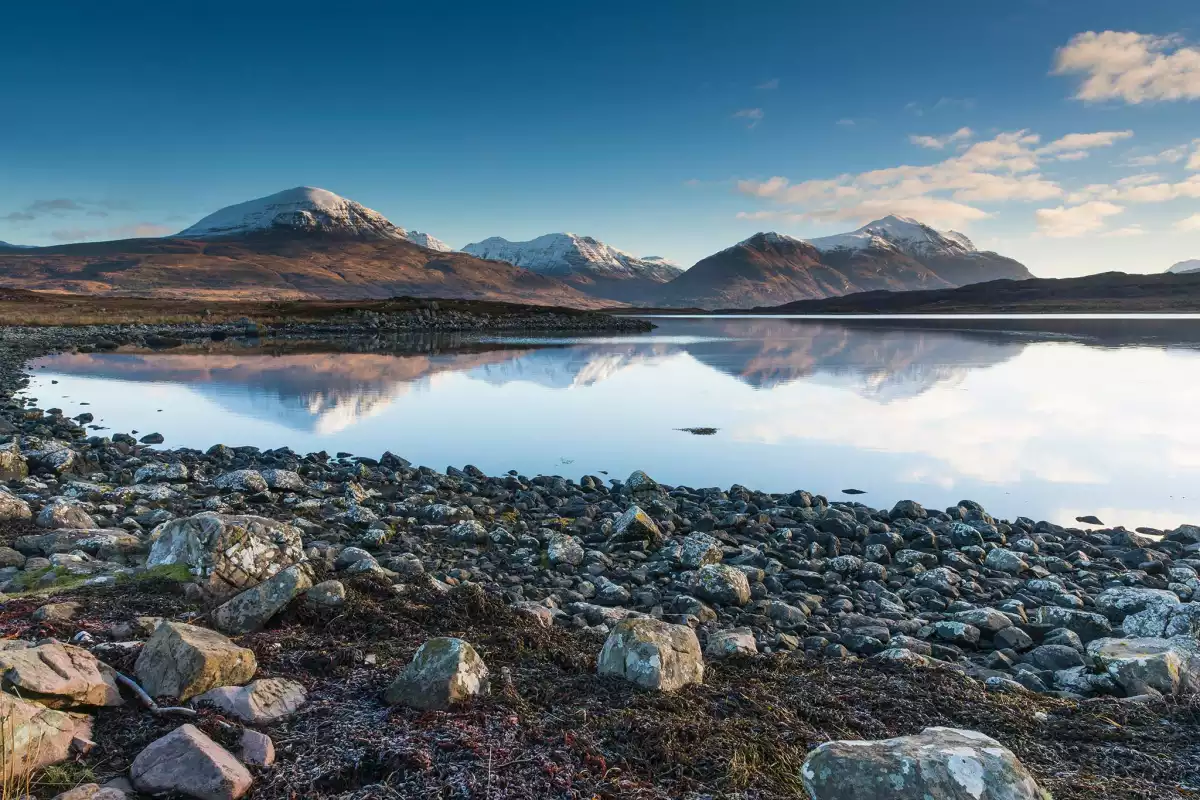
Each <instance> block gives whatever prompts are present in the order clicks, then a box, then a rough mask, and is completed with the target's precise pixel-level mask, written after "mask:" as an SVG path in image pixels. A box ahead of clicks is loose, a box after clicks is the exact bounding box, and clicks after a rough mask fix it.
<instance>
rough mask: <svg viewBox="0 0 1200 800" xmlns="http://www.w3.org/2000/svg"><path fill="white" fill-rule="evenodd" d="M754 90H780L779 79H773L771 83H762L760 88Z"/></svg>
mask: <svg viewBox="0 0 1200 800" xmlns="http://www.w3.org/2000/svg"><path fill="white" fill-rule="evenodd" d="M754 88H755V89H778V88H779V78H771V80H769V81H763V82H762V83H760V84H759V85H758V86H755V87H754Z"/></svg>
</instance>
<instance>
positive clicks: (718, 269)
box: [654, 216, 1032, 308]
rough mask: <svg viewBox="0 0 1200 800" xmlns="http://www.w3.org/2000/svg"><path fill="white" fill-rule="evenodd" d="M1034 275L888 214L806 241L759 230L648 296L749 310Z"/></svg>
mask: <svg viewBox="0 0 1200 800" xmlns="http://www.w3.org/2000/svg"><path fill="white" fill-rule="evenodd" d="M1030 277H1032V276H1031V275H1030V273H1029V271H1028V270H1027V269H1025V267H1024V265H1022V264H1020V263H1019V262H1017V261H1014V260H1012V259H1010V258H1006V257H1004V256H1001V255H998V254H996V253H991V252H983V251H979V250H976V249H975V246H974V245H973V244H972V243H971V240H970V239H968V238H967V237H966V236H964V235H963V234H961V233H955V232H953V231H950V232H944V233H943V232H940V231H937V230H934V229H933V228H931V227H929V226H928V225H924V224H922V223H920V222H917V221H916V220H913V219H909V218H907V217H898V216H888V217H884V218H883V219H880V220H876V221H875V222H872V223H870V224H868V225H864V226H863V227H861V228H859V229H858V230H856V231H851V232H850V233H844V234H838V235H836V236H826V237H822V238H818V239H813V240H811V241H805V240H802V239H795V238H793V237H791V236H786V235H784V234H779V233H759V234H756V235H754V236H752V237H750V238H749V239H746V240H745V241H743V242H740V243H738V244H737V245H734V246H733V247H731V248H728V249H726V250H722V251H721V252H719V253H716V254H714V255H712V256H709V257H708V258H706V259H704V260H702V261H700V262H699V263H698V264H696V266H694V267H692V268H691V269H690V270H688V271H687V272H685V273H684V274H683V275H681V276H680V277H678V278H676V279H675V280H674V281H672V282H671V283H669V284H667V285H666V286H664V287H663V288H662V290H661V291H660V292H658V293H657V294H656V295H654V297H655V300H654V302H655V303H657V304H659V305H664V306H698V307H701V308H748V307H751V306H758V305H774V304H780V303H787V302H791V301H795V300H805V299H816V298H824V297H837V296H841V295H846V294H854V293H856V292H864V291H876V290H887V291H910V290H918V289H943V288H950V287H954V286H962V285H965V284H969V283H977V282H980V281H986V280H994V279H997V278H1011V279H1024V278H1030Z"/></svg>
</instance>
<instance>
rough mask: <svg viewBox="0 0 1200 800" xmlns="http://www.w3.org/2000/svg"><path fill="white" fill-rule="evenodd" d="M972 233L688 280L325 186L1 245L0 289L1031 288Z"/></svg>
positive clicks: (910, 230)
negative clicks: (173, 227) (461, 225)
mask: <svg viewBox="0 0 1200 800" xmlns="http://www.w3.org/2000/svg"><path fill="white" fill-rule="evenodd" d="M1031 277H1032V276H1031V275H1030V273H1029V271H1028V270H1027V269H1026V268H1025V267H1024V266H1023V265H1022V264H1020V263H1019V262H1017V261H1014V260H1012V259H1010V258H1006V257H1004V256H1001V255H998V254H996V253H992V252H985V251H980V250H977V249H976V248H975V247H974V245H972V243H971V241H970V239H968V238H967V237H966V236H964V235H962V234H960V233H955V232H953V231H949V232H940V231H937V230H935V229H933V228H931V227H929V226H928V225H924V224H922V223H920V222H918V221H916V220H913V219H909V218H906V217H898V216H888V217H884V218H883V219H880V220H876V221H875V222H872V223H870V224H868V225H865V226H863V227H862V228H859V229H858V230H855V231H851V232H849V233H845V234H838V235H836V236H828V237H823V238H819V239H814V240H812V241H805V240H802V239H796V238H793V237H790V236H787V235H784V234H780V233H759V234H756V235H754V236H752V237H750V238H749V239H746V240H745V241H743V242H739V243H738V244H736V245H734V246H733V247H730V248H727V249H725V250H722V251H721V252H719V253H716V254H714V255H711V256H709V257H707V258H705V259H702V260H701V261H700V262H698V263H697V264H696V265H695V266H693V267H692V268H691V269H689V270H686V271H684V270H682V269H680V267H679V265H677V264H674V263H672V262H670V261H668V260H666V259H664V258H660V257H657V256H634V255H632V254H630V253H627V252H625V251H622V250H618V249H617V248H615V247H612V246H610V245H608V244H605V243H604V242H600V241H598V240H596V239H594V238H592V237H590V236H579V235H576V234H573V233H551V234H546V235H544V236H539V237H537V238H535V239H532V240H530V241H524V242H513V241H509V240H507V239H502V238H500V237H492V238H489V239H484V240H483V241H480V242H475V243H472V244H469V245H467V246H466V247H464V248H463V251H462V252H454V251H452V250H451V248H450V247H449V246H448V245H447V244H445V243H444V242H442V241H440V240H438V239H437V238H435V237H433V236H431V235H430V234H428V233H422V232H420V231H412V230H407V229H405V228H402V227H400V226H398V225H395V224H394V223H392V222H391V221H390V220H388V219H387V218H386V217H384V216H383V215H382V214H380V213H378V212H376V211H372V210H371V209H369V208H366V207H365V206H363V205H361V204H359V203H356V202H354V201H353V200H348V199H346V198H344V197H340V196H339V195H336V194H334V193H333V192H330V191H327V190H325V189H318V188H314V187H307V186H302V187H297V188H295V189H288V190H286V191H283V192H278V193H276V194H273V195H269V196H267V197H262V198H258V199H256V200H250V201H247V202H244V203H238V204H236V205H232V206H228V207H226V208H222V209H220V210H219V211H216V212H214V213H212V214H210V215H208V216H206V217H204V218H203V219H201V220H200V221H199V222H197V223H196V224H195V225H192V226H190V227H188V228H185V229H184V230H182V231H180V232H179V233H177V234H175V235H173V236H167V237H163V238H154V239H127V240H122V241H113V242H81V243H77V244H69V245H58V246H54V247H20V246H16V245H4V244H3V243H0V285H5V286H9V287H12V288H21V289H38V290H48V291H65V292H76V293H86V294H116V295H141V296H155V297H182V296H189V297H206V298H209V297H211V298H213V299H221V298H238V297H250V296H253V297H266V298H273V299H299V298H331V299H357V298H373V297H374V298H378V297H389V296H394V295H401V294H403V295H412V296H418V297H448V298H473V299H492V300H505V301H513V302H527V303H538V304H543V305H564V306H573V307H579V308H594V307H601V306H606V305H608V306H612V305H633V306H663V307H675V308H679V307H698V308H707V309H714V308H749V307H753V306H762V305H777V304H783V303H789V302H794V301H797V300H808V299H820V298H828V297H839V296H842V295H846V294H853V293H857V292H865V291H873V290H881V289H882V290H888V291H906V290H914V289H946V288H953V287H958V286H963V285H967V284H972V283H978V282H982V281H989V280H995V279H998V278H1009V279H1014V280H1024V279H1028V278H1031Z"/></svg>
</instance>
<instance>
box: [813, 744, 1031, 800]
mask: <svg viewBox="0 0 1200 800" xmlns="http://www.w3.org/2000/svg"><path fill="white" fill-rule="evenodd" d="M801 777H802V778H803V780H804V787H805V789H807V790H808V794H809V797H810V798H811V800H884V798H886V799H887V800H1050V794H1049V793H1048V792H1045V791H1042V790H1041V789H1040V788H1039V787H1038V785H1037V782H1036V781H1034V779H1033V776H1032V775H1030V774H1029V771H1028V770H1026V769H1025V767H1024V766H1023V765H1022V764H1021V762H1020V761H1018V760H1017V757H1016V756H1015V755H1013V753H1012V751H1010V750H1009V749H1008V748H1006V747H1004V746H1003V745H1002V744H1000V743H999V742H997V741H996V740H995V739H993V738H991V737H990V736H985V735H984V734H982V733H977V732H975V731H966V730H958V729H956V728H926V729H925V730H923V731H922V732H921V733H919V734H917V735H915V736H901V737H898V738H895V739H882V740H878V741H853V740H851V741H834V742H826V743H825V744H823V745H821V746H820V747H818V748H816V749H815V750H813V751H812V752H810V753H809V754H808V757H807V758H806V759H805V760H804V766H803V767H802V768H801Z"/></svg>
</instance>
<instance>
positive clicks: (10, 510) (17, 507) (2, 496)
mask: <svg viewBox="0 0 1200 800" xmlns="http://www.w3.org/2000/svg"><path fill="white" fill-rule="evenodd" d="M24 519H33V510H32V509H30V508H29V503H26V502H25V501H24V500H22V499H21V498H19V497H17V496H16V495H15V494H13V493H12V492H10V491H8V490H7V489H4V488H0V522H9V521H12V520H24Z"/></svg>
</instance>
